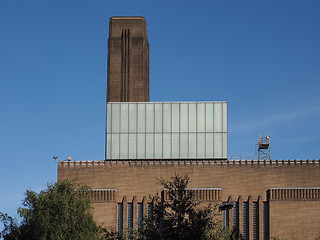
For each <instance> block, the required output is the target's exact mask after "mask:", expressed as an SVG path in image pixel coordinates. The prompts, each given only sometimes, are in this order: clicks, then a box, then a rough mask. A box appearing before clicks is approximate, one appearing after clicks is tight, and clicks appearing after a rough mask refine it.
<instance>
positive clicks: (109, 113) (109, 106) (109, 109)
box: [107, 103, 112, 133]
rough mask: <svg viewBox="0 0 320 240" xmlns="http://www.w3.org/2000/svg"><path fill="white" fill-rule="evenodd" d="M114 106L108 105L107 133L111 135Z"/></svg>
mask: <svg viewBox="0 0 320 240" xmlns="http://www.w3.org/2000/svg"><path fill="white" fill-rule="evenodd" d="M111 108H112V104H111V103H108V104H107V133H111V121H112V118H111V112H112V109H111Z"/></svg>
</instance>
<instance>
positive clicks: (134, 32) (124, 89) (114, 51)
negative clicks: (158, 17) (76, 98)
mask: <svg viewBox="0 0 320 240" xmlns="http://www.w3.org/2000/svg"><path fill="white" fill-rule="evenodd" d="M107 78H108V80H107V102H148V101H149V42H148V31H147V23H146V19H145V18H144V17H111V18H110V22H109V39H108V76H107Z"/></svg>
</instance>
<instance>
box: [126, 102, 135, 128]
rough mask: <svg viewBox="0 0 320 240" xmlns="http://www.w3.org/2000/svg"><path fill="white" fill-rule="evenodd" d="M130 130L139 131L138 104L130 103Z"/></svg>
mask: <svg viewBox="0 0 320 240" xmlns="http://www.w3.org/2000/svg"><path fill="white" fill-rule="evenodd" d="M128 105H129V132H130V133H136V132H137V104H136V103H129V104H128Z"/></svg>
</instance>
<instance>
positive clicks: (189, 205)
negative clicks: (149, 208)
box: [139, 174, 224, 240]
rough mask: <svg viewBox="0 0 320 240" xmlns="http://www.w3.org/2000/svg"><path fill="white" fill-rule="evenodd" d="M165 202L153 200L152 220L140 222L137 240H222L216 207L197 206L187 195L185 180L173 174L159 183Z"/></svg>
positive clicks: (188, 193)
mask: <svg viewBox="0 0 320 240" xmlns="http://www.w3.org/2000/svg"><path fill="white" fill-rule="evenodd" d="M160 183H161V184H162V185H163V187H164V189H165V190H167V192H168V200H167V201H164V200H163V198H160V197H158V196H156V197H155V198H154V202H155V204H154V209H153V216H152V218H146V219H145V220H144V224H143V228H142V229H141V230H140V231H139V238H140V239H146V240H147V239H148V240H149V239H153V240H189V239H198V240H201V239H223V234H224V231H223V228H221V224H220V221H219V220H218V215H219V213H218V211H217V208H216V206H212V205H206V206H201V203H200V202H195V201H194V200H193V196H192V192H191V191H188V189H187V185H188V183H189V177H188V176H179V175H178V174H176V175H175V176H174V177H172V178H171V181H165V180H164V179H160Z"/></svg>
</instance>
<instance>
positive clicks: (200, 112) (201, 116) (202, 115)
mask: <svg viewBox="0 0 320 240" xmlns="http://www.w3.org/2000/svg"><path fill="white" fill-rule="evenodd" d="M205 109H206V105H205V103H197V132H205V127H206V112H205Z"/></svg>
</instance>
